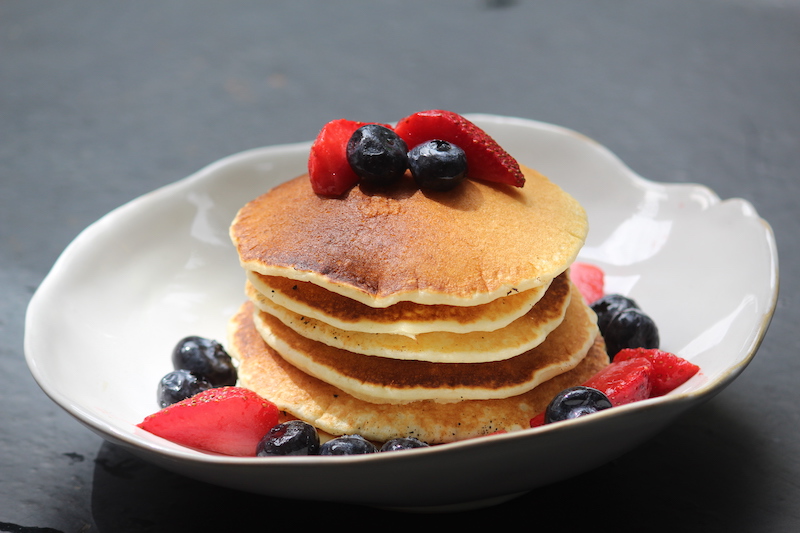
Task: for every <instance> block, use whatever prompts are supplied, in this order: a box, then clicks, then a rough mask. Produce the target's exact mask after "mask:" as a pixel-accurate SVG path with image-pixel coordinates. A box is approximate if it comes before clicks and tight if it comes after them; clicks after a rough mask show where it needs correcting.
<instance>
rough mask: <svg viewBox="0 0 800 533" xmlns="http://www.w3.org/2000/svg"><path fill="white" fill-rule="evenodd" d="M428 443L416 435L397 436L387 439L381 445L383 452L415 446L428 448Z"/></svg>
mask: <svg viewBox="0 0 800 533" xmlns="http://www.w3.org/2000/svg"><path fill="white" fill-rule="evenodd" d="M427 447H428V443H426V442H422V441H421V440H419V439H417V438H414V437H397V438H396V439H391V440H387V441H386V442H384V443H383V446H381V449H380V451H382V452H396V451H400V450H411V449H413V448H427Z"/></svg>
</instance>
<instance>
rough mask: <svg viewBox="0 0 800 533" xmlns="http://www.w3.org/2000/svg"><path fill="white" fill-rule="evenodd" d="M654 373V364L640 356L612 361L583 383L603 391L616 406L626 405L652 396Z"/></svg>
mask: <svg viewBox="0 0 800 533" xmlns="http://www.w3.org/2000/svg"><path fill="white" fill-rule="evenodd" d="M652 375H653V364H652V363H651V362H650V361H648V360H647V359H645V358H642V357H638V358H636V359H629V360H627V361H619V362H617V361H615V362H613V363H611V364H610V365H608V366H607V367H605V368H604V369H602V370H601V371H600V372H598V373H597V374H595V375H594V376H592V377H591V378H590V379H588V380H587V381H586V382H585V383H584V384H583V385H584V386H586V387H592V388H593V389H597V390H599V391H602V392H603V393H604V394H605V395H606V396H608V399H609V400H611V404H612V405H614V406H618V405H625V404H628V403H632V402H638V401H640V400H646V399H647V398H649V397H650V391H651V389H652V383H651V380H650V378H651V376H652Z"/></svg>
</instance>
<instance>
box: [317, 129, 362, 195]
mask: <svg viewBox="0 0 800 533" xmlns="http://www.w3.org/2000/svg"><path fill="white" fill-rule="evenodd" d="M366 124H367V122H356V121H353V120H345V119H337V120H332V121H330V122H328V123H327V124H325V125H324V126H323V127H322V130H320V132H319V134H318V135H317V138H316V139H315V140H314V143H313V144H312V145H311V152H310V153H309V156H308V177H309V179H310V181H311V189H312V190H313V191H314V192H315V193H317V194H320V195H323V196H332V197H335V196H341V195H342V194H344V193H345V192H347V191H348V190H350V188H351V187H353V186H354V185H355V184H357V183H358V174H356V173H355V171H354V170H353V169H352V168H351V167H350V163H348V162H347V153H346V152H347V142H348V141H349V140H350V137H352V136H353V133H354V132H355V131H356V130H357V129H358V128H360V127H361V126H364V125H366Z"/></svg>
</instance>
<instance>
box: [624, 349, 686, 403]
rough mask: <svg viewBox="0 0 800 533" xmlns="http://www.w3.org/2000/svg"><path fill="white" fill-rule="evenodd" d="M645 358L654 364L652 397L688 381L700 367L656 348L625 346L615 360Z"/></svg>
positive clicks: (651, 379) (661, 394)
mask: <svg viewBox="0 0 800 533" xmlns="http://www.w3.org/2000/svg"><path fill="white" fill-rule="evenodd" d="M639 357H641V358H645V359H647V360H648V361H650V363H652V365H653V375H652V376H651V378H650V381H651V382H652V384H653V390H652V391H651V392H650V397H651V398H655V397H657V396H663V395H665V394H666V393H668V392H670V391H671V390H673V389H675V388H677V387H679V386H681V385H683V384H684V383H686V382H687V381H688V380H689V378H691V377H692V376H694V375H695V374H697V372H698V371H699V370H700V367H699V366H697V365H696V364H694V363H690V362H689V361H687V360H686V359H684V358H683V357H680V356H677V355H675V354H673V353H670V352H665V351H662V350H658V349H655V348H652V349H648V348H625V349H623V350H620V351H619V352H617V355H615V356H614V361H615V362H616V361H626V360H629V359H636V358H639Z"/></svg>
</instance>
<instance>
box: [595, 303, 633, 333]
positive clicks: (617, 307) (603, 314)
mask: <svg viewBox="0 0 800 533" xmlns="http://www.w3.org/2000/svg"><path fill="white" fill-rule="evenodd" d="M591 307H592V310H594V312H595V313H596V314H597V326H598V327H599V328H600V333H602V334H604V335H605V331H606V327H607V326H608V323H609V322H611V319H612V318H614V315H616V314H617V313H619V312H620V311H623V310H625V309H639V306H638V305H637V304H636V302H635V301H634V300H632V299H631V298H628V297H627V296H622V295H621V294H606V295H605V296H603V297H601V298H599V299H597V300H595V301H594V302H592V305H591Z"/></svg>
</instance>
